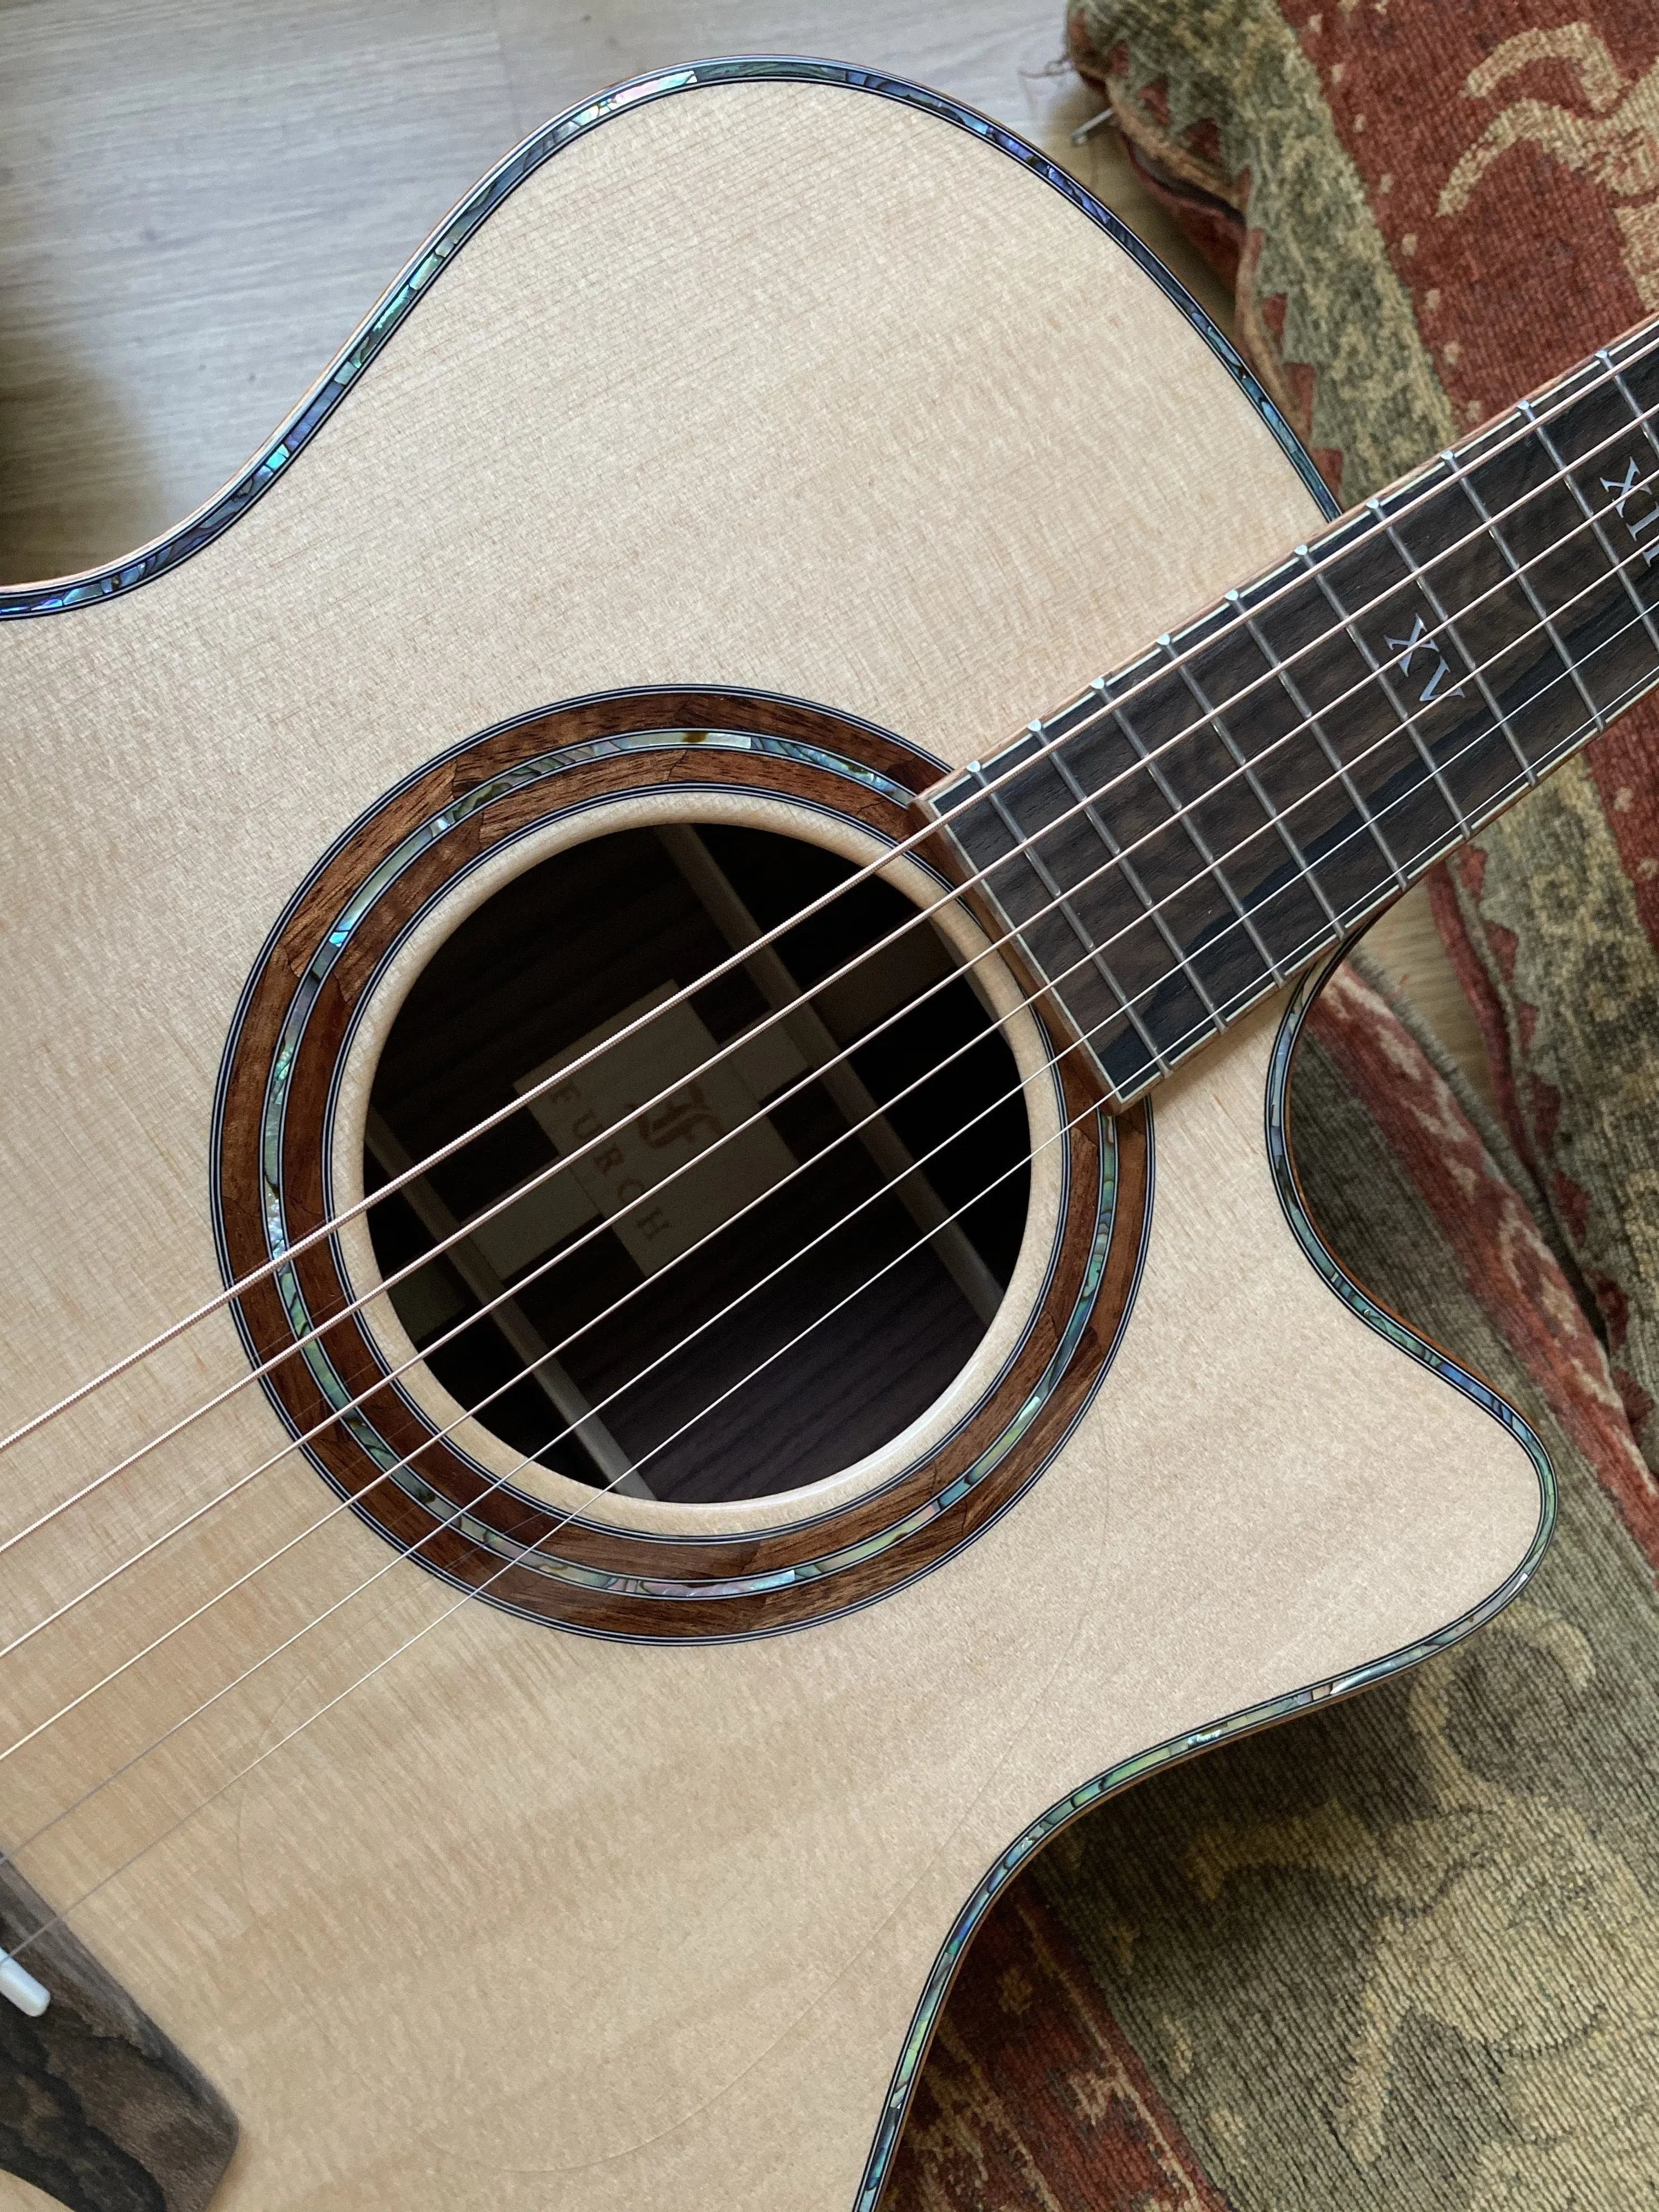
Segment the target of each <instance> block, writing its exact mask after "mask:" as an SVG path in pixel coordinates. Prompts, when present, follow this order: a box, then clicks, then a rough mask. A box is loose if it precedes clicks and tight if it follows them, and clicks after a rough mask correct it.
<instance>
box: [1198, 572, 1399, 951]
mask: <svg viewBox="0 0 1659 2212" xmlns="http://www.w3.org/2000/svg"><path fill="white" fill-rule="evenodd" d="M1290 573H1291V571H1288V570H1287V571H1286V572H1285V574H1290ZM1264 588H1265V587H1264ZM1160 644H1161V645H1162V646H1163V647H1164V652H1165V653H1166V655H1168V656H1170V658H1171V659H1173V660H1175V661H1176V662H1178V664H1179V666H1180V671H1181V673H1182V680H1183V682H1184V683H1185V684H1186V685H1187V688H1188V692H1189V693H1190V695H1191V696H1193V698H1194V700H1195V701H1196V702H1197V703H1198V704H1199V705H1200V708H1202V709H1203V710H1204V715H1205V727H1206V731H1207V732H1212V733H1213V737H1214V739H1215V741H1216V742H1215V744H1214V747H1213V763H1214V765H1213V768H1212V775H1213V779H1214V781H1215V782H1216V784H1217V785H1218V786H1221V787H1225V788H1226V789H1228V790H1229V791H1231V793H1232V794H1233V798H1234V804H1235V806H1236V807H1237V810H1238V813H1239V816H1240V817H1241V821H1243V822H1248V823H1249V827H1250V829H1252V830H1257V831H1259V832H1260V834H1259V835H1255V836H1250V837H1249V846H1248V850H1247V851H1246V852H1244V853H1243V854H1239V855H1237V857H1236V858H1235V859H1234V860H1232V861H1231V863H1230V865H1231V869H1232V872H1233V874H1234V876H1235V878H1237V882H1238V884H1240V885H1241V886H1243V899H1244V903H1245V904H1246V905H1247V906H1248V907H1249V909H1250V911H1251V914H1252V915H1253V917H1254V919H1255V922H1256V924H1257V927H1259V928H1260V929H1261V931H1262V932H1263V933H1264V934H1265V935H1267V938H1268V939H1269V940H1270V942H1271V944H1272V946H1273V952H1274V957H1275V960H1276V962H1277V963H1278V965H1279V968H1280V969H1281V970H1284V971H1285V972H1291V971H1293V970H1294V969H1296V968H1297V967H1299V966H1300V965H1301V963H1303V962H1304V960H1305V959H1306V958H1307V957H1308V952H1309V949H1310V946H1314V945H1320V944H1323V943H1326V942H1328V940H1329V939H1330V937H1331V935H1332V933H1333V932H1334V933H1336V934H1337V935H1340V933H1341V929H1342V927H1343V925H1342V921H1341V919H1340V917H1341V916H1342V915H1344V914H1346V913H1347V912H1349V911H1351V910H1352V908H1353V907H1354V905H1355V902H1357V901H1359V902H1363V901H1364V900H1366V899H1368V898H1369V897H1370V896H1372V895H1374V892H1375V890H1376V871H1375V866H1374V865H1370V866H1368V865H1367V863H1366V860H1365V858H1364V856H1365V854H1367V853H1370V851H1371V849H1372V848H1371V844H1370V839H1369V837H1368V836H1367V835H1366V833H1365V831H1364V829H1363V827H1362V826H1361V822H1360V817H1359V815H1358V813H1356V811H1355V810H1354V806H1353V804H1352V800H1351V799H1350V797H1349V795H1348V793H1347V792H1346V791H1345V790H1344V788H1343V787H1342V784H1341V781H1340V778H1339V777H1338V776H1336V775H1334V773H1333V769H1332V763H1331V760H1330V757H1329V755H1328V752H1327V750H1325V749H1324V748H1323V747H1322V745H1321V744H1320V743H1319V741H1318V738H1317V737H1316V734H1315V732H1313V730H1312V729H1311V728H1310V720H1309V717H1308V715H1307V714H1306V711H1305V707H1304V705H1300V704H1298V703H1297V701H1296V699H1294V698H1293V697H1292V696H1291V691H1290V690H1287V689H1286V688H1285V684H1284V683H1283V682H1282V680H1280V678H1279V676H1277V675H1276V674H1275V672H1274V658H1273V654H1272V653H1270V652H1269V651H1267V650H1265V649H1264V647H1263V645H1262V643H1261V641H1259V639H1258V638H1257V637H1255V636H1254V635H1252V634H1251V632H1250V629H1249V626H1248V624H1247V623H1244V622H1243V621H1242V620H1241V618H1240V615H1239V608H1238V603H1237V601H1236V600H1227V601H1224V603H1223V605H1222V607H1221V608H1220V609H1219V610H1218V612H1217V615H1216V616H1215V617H1211V618H1209V619H1207V620H1206V621H1200V623H1195V624H1191V625H1189V626H1188V629H1186V630H1184V631H1182V633H1181V635H1179V636H1176V637H1174V638H1169V639H1165V640H1160ZM1218 702H1223V703H1225V707H1226V712H1225V715H1223V714H1219V713H1218V712H1217V703H1218ZM1244 762H1248V763H1249V767H1248V773H1247V774H1245V775H1241V774H1240V773H1239V769H1240V764H1241V763H1244ZM1196 765H1197V766H1198V767H1200V768H1201V767H1202V766H1203V765H1204V763H1202V762H1201V761H1200V762H1198V763H1196ZM1183 795H1185V794H1184V793H1183ZM1356 833H1358V842H1356ZM1211 842H1212V843H1214V842H1216V841H1215V840H1214V839H1212V841H1211ZM1230 842H1232V841H1230ZM1279 848H1284V850H1285V851H1286V852H1287V853H1288V854H1289V856H1290V858H1289V862H1288V864H1287V863H1286V861H1285V860H1284V859H1281V858H1280V857H1279ZM1384 880H1385V881H1392V878H1390V877H1387V876H1385V878H1384Z"/></svg>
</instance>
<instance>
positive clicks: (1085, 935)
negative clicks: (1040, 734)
mask: <svg viewBox="0 0 1659 2212" xmlns="http://www.w3.org/2000/svg"><path fill="white" fill-rule="evenodd" d="M1048 758H1049V759H1050V760H1051V761H1053V762H1054V763H1055V765H1056V766H1058V764H1059V756H1058V750H1057V749H1056V750H1054V751H1053V752H1051V753H1050V754H1049V755H1048ZM1067 781H1069V782H1070V783H1071V785H1072V788H1073V790H1074V791H1075V790H1076V789H1077V784H1076V781H1075V780H1074V779H1073V778H1070V777H1068V778H1067ZM980 783H981V787H982V788H983V790H984V791H985V793H986V796H987V798H988V799H990V802H991V804H992V805H993V806H994V808H995V809H996V811H997V812H998V814H1000V816H1001V817H1002V821H1003V824H1004V826H1005V827H1006V829H1007V830H1008V832H1009V834H1010V836H1012V838H1013V841H1014V848H1015V854H1017V855H1018V858H1019V859H1021V860H1024V862H1025V864H1026V866H1028V867H1029V868H1030V871H1031V872H1032V873H1033V875H1035V876H1036V877H1037V878H1039V879H1040V880H1041V882H1042V885H1043V888H1044V889H1045V890H1047V891H1048V896H1049V898H1050V900H1051V902H1052V904H1053V906H1054V907H1057V908H1059V910H1060V913H1061V914H1062V915H1064V917H1065V919H1066V921H1067V922H1068V923H1069V924H1070V926H1071V929H1072V933H1073V936H1074V937H1075V938H1076V939H1077V941H1078V943H1079V945H1081V946H1082V948H1083V953H1084V957H1085V959H1086V960H1087V961H1088V962H1089V963H1090V964H1091V966H1092V967H1093V968H1094V969H1096V970H1097V973H1098V974H1099V975H1100V977H1101V980H1102V981H1103V982H1104V984H1105V985H1106V987H1107V989H1108V990H1109V992H1110V993H1111V994H1112V996H1113V997H1114V998H1115V1000H1117V1002H1118V1005H1119V1006H1120V1007H1121V1009H1122V1011H1123V1012H1124V1013H1126V1014H1127V1016H1128V1018H1129V1019H1130V1021H1131V1022H1133V1024H1134V1026H1135V1028H1136V1029H1137V1030H1139V1033H1140V1041H1141V1042H1142V1043H1143V1044H1144V1045H1145V1046H1146V1049H1147V1051H1148V1052H1149V1053H1151V1054H1152V1058H1153V1059H1154V1060H1156V1061H1157V1063H1158V1066H1159V1067H1160V1068H1161V1069H1162V1070H1163V1072H1164V1074H1165V1075H1167V1074H1168V1073H1169V1072H1170V1064H1169V1062H1168V1061H1167V1060H1165V1059H1164V1055H1163V1054H1162V1053H1161V1052H1160V1051H1159V1050H1158V1046H1157V1044H1156V1043H1155V1042H1154V1041H1153V1038H1152V1032H1151V1030H1149V1029H1148V1028H1147V1027H1146V1024H1145V1023H1144V1022H1143V1021H1142V1020H1141V1018H1140V1017H1139V1014H1137V1013H1136V1012H1135V1009H1134V1000H1133V999H1132V998H1131V997H1130V996H1129V994H1128V993H1127V991H1126V990H1125V989H1124V988H1123V986H1122V985H1121V983H1120V982H1119V981H1118V980H1117V978H1116V976H1115V975H1114V974H1113V973H1112V971H1111V969H1109V967H1108V966H1107V964H1106V956H1105V954H1104V953H1103V951H1101V949H1100V947H1099V946H1098V945H1097V944H1096V943H1095V939H1094V935H1093V933H1092V932H1091V931H1090V930H1087V929H1085V927H1084V926H1083V924H1082V922H1081V921H1079V919H1078V917H1077V915H1075V914H1074V913H1073V910H1072V902H1071V900H1070V898H1069V897H1068V896H1067V895H1066V892H1064V891H1063V890H1061V889H1060V885H1059V884H1058V883H1057V882H1056V881H1055V880H1054V875H1053V873H1052V872H1051V871H1050V869H1049V867H1048V862H1047V861H1046V860H1044V859H1043V857H1042V854H1041V853H1039V852H1038V850H1037V846H1036V836H1029V835H1028V834H1027V833H1026V832H1025V831H1024V829H1021V827H1020V825H1019V823H1018V822H1017V821H1016V820H1015V819H1014V817H1013V816H1012V814H1011V813H1010V812H1009V811H1008V809H1007V807H1006V806H1005V805H1004V804H1003V800H1002V794H1001V793H1000V791H999V790H998V789H997V788H996V787H995V786H994V785H992V784H987V783H986V782H985V779H984V775H983V773H982V772H981V776H980ZM1037 835H1039V836H1040V835H1041V832H1038V833H1037ZM1009 857H1011V858H1012V857H1014V855H1010V856H1009ZM982 880H983V882H984V884H985V888H986V889H987V890H989V889H990V882H989V871H988V870H987V871H984V872H983V874H982ZM1140 902H1141V904H1142V905H1143V906H1145V905H1146V902H1147V901H1146V893H1145V892H1144V891H1142V892H1141V893H1140ZM1004 911H1005V912H1006V909H1004ZM1008 921H1009V924H1010V927H1011V928H1012V927H1015V925H1014V923H1013V917H1012V915H1009V916H1008ZM1023 941H1024V939H1023V937H1022V942H1023ZM1027 951H1028V955H1029V957H1030V961H1031V964H1032V967H1033V968H1034V969H1036V973H1037V975H1040V976H1043V977H1045V978H1046V975H1047V972H1048V971H1047V969H1046V968H1045V967H1044V964H1043V963H1042V961H1041V960H1039V959H1038V958H1037V957H1036V954H1035V953H1033V952H1030V948H1029V946H1028V948H1027ZM1049 988H1050V990H1054V985H1053V984H1050V985H1049ZM1056 996H1058V993H1056ZM1067 1011H1068V1014H1069V1009H1068V1010H1067ZM1073 1026H1075V1024H1073Z"/></svg>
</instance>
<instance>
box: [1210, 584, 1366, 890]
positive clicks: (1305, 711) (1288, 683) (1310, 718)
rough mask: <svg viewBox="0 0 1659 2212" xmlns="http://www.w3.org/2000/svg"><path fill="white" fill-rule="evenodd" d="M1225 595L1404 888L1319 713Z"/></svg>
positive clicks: (1233, 595) (1257, 628) (1255, 626)
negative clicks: (1312, 735)
mask: <svg viewBox="0 0 1659 2212" xmlns="http://www.w3.org/2000/svg"><path fill="white" fill-rule="evenodd" d="M1227 598H1228V599H1229V600H1230V601H1231V603H1232V604H1233V605H1234V606H1236V607H1237V610H1238V611H1239V613H1240V614H1241V615H1242V616H1243V620H1244V627H1245V629H1247V630H1248V631H1249V635H1250V636H1251V638H1252V640H1253V641H1254V642H1255V647H1256V650H1257V651H1258V652H1259V653H1261V655H1262V657H1263V659H1265V660H1266V661H1267V666H1268V670H1269V672H1270V673H1271V674H1273V675H1275V676H1277V677H1278V678H1279V683H1280V684H1282V685H1283V686H1284V688H1285V690H1286V692H1288V693H1289V695H1290V700H1291V705H1292V706H1293V707H1294V708H1296V710H1297V714H1300V715H1301V716H1302V719H1303V720H1304V724H1305V725H1306V726H1307V727H1308V728H1309V729H1310V730H1311V731H1312V732H1313V733H1314V736H1315V738H1316V739H1317V740H1318V742H1319V745H1320V748H1321V750H1322V752H1323V753H1324V756H1325V757H1326V759H1327V760H1328V761H1329V763H1330V764H1331V766H1332V768H1333V769H1334V770H1335V771H1336V775H1337V779H1338V781H1340V784H1341V786H1342V788H1343V790H1344V791H1346V793H1347V794H1348V796H1349V798H1350V799H1352V801H1353V804H1354V810H1355V811H1356V812H1357V813H1358V817H1359V818H1360V820H1361V821H1362V822H1363V823H1364V825H1365V827H1366V828H1367V829H1369V830H1370V833H1371V837H1372V840H1373V841H1374V842H1375V844H1376V849H1377V851H1378V852H1379V853H1381V854H1382V855H1383V859H1384V860H1386V861H1387V863H1388V867H1389V874H1390V875H1391V876H1392V877H1393V878H1394V879H1395V883H1397V884H1399V886H1400V888H1401V890H1402V891H1403V890H1405V888H1406V878H1405V877H1404V876H1403V875H1402V874H1401V869H1400V863H1399V861H1398V860H1395V857H1394V854H1392V853H1391V852H1390V851H1389V848H1388V846H1387V844H1386V843H1385V842H1384V841H1383V832H1382V831H1381V830H1380V829H1378V828H1377V826H1376V823H1375V822H1374V821H1373V820H1372V818H1371V811H1370V807H1369V806H1367V805H1366V804H1365V802H1364V799H1362V798H1361V797H1360V796H1359V793H1358V790H1357V789H1356V788H1355V786H1354V781H1353V779H1352V776H1351V775H1349V774H1348V771H1347V768H1346V764H1345V763H1344V762H1343V759H1342V757H1341V755H1340V753H1339V752H1338V751H1337V750H1336V748H1335V747H1334V745H1333V744H1332V743H1331V741H1330V739H1329V738H1328V737H1327V736H1326V734H1325V728H1324V725H1323V723H1322V722H1321V720H1320V719H1319V717H1318V715H1317V714H1315V713H1314V711H1313V709H1312V708H1311V707H1310V706H1309V704H1308V702H1307V701H1306V699H1304V696H1302V690H1301V686H1300V685H1299V684H1297V683H1296V682H1295V681H1294V680H1293V679H1292V678H1291V674H1290V671H1288V670H1287V669H1286V668H1285V665H1284V663H1283V662H1282V661H1281V660H1280V659H1279V655H1278V654H1277V653H1275V652H1274V651H1273V647H1272V646H1270V645H1269V644H1268V642H1267V639H1266V638H1265V637H1264V636H1263V635H1262V634H1261V625H1260V623H1257V621H1256V620H1255V617H1254V616H1253V615H1250V614H1248V613H1246V612H1245V610H1244V603H1243V600H1242V599H1240V597H1239V595H1238V593H1237V592H1236V591H1232V592H1228V593H1227ZM1287 734H1288V733H1287Z"/></svg>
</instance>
